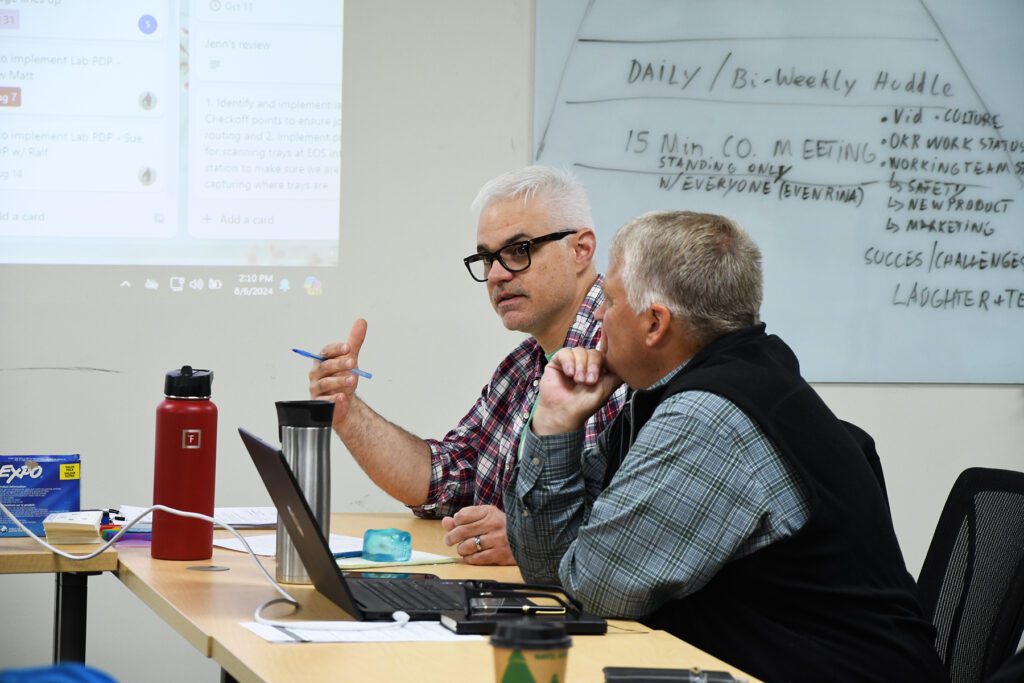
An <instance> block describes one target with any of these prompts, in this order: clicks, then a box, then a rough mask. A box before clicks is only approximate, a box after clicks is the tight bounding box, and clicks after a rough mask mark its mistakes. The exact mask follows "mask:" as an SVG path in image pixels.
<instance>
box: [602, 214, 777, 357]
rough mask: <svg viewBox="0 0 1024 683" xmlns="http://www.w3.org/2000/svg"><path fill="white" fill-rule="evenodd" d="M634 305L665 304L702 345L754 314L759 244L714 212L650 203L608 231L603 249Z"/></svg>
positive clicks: (638, 309) (748, 322)
mask: <svg viewBox="0 0 1024 683" xmlns="http://www.w3.org/2000/svg"><path fill="white" fill-rule="evenodd" d="M609 259H610V261H611V263H612V264H613V265H617V266H619V268H620V269H621V270H620V274H621V277H622V281H623V283H624V286H625V289H626V300H627V302H628V303H629V306H630V308H632V309H633V310H634V311H636V312H638V313H639V312H641V311H644V310H646V309H647V308H648V307H650V306H651V305H653V304H656V303H658V304H661V305H663V306H665V307H666V308H667V309H668V310H669V311H670V312H671V313H672V315H673V316H676V317H679V318H681V319H682V320H683V322H684V324H686V325H687V326H688V327H689V330H690V332H691V333H692V334H693V335H694V336H695V337H696V340H697V342H698V343H699V344H700V345H701V346H703V345H704V344H707V343H708V342H710V341H712V340H714V339H715V338H717V337H720V336H721V335H723V334H725V333H727V332H732V331H734V330H738V329H740V328H743V327H749V326H750V325H756V324H757V323H758V322H760V311H761V297H762V282H761V251H760V250H759V249H758V248H757V245H756V244H754V242H753V240H751V239H750V236H749V235H747V233H746V232H744V230H743V229H742V228H741V227H740V226H739V225H737V224H736V223H735V222H734V221H732V220H730V219H728V218H726V217H724V216H717V215H715V214H708V213H693V212H690V211H652V212H650V213H645V214H644V215H642V216H640V217H638V218H634V219H633V220H631V221H630V222H628V223H626V224H625V225H624V226H622V228H620V229H619V231H618V232H617V233H616V234H615V237H614V238H613V240H612V245H611V249H610V251H609Z"/></svg>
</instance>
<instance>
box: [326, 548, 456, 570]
mask: <svg viewBox="0 0 1024 683" xmlns="http://www.w3.org/2000/svg"><path fill="white" fill-rule="evenodd" d="M457 559H458V558H455V557H451V556H449V555H435V554H434V553H425V552H423V551H422V550H413V551H412V556H411V557H410V558H409V559H408V560H405V561H403V562H374V561H373V560H367V559H364V558H362V557H341V558H338V559H337V560H336V561H337V563H338V566H339V567H341V568H342V569H376V568H378V567H409V566H413V565H418V564H451V563H452V562H455V561H456V560H457Z"/></svg>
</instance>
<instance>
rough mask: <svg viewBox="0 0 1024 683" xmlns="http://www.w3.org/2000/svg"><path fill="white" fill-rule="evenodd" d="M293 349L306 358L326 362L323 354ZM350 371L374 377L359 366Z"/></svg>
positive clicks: (361, 375) (370, 377)
mask: <svg viewBox="0 0 1024 683" xmlns="http://www.w3.org/2000/svg"><path fill="white" fill-rule="evenodd" d="M292 351H294V352H295V353H297V354H299V355H300V356H305V357H306V358H312V359H313V360H318V361H320V362H321V363H322V362H324V361H325V360H327V359H326V358H324V357H323V356H318V355H316V354H315V353H310V352H309V351H303V350H302V349H292ZM349 372H351V373H352V374H353V375H359V376H360V377H365V378H366V379H373V374H372V373H369V372H367V371H366V370H360V369H359V368H352V369H351V370H349Z"/></svg>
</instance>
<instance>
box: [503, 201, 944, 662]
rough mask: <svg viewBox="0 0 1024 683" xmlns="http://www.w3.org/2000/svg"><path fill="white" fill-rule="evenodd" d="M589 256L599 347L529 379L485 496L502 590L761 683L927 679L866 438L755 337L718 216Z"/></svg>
mask: <svg viewBox="0 0 1024 683" xmlns="http://www.w3.org/2000/svg"><path fill="white" fill-rule="evenodd" d="M609 259H610V265H611V268H610V270H609V273H608V276H607V280H606V282H605V297H606V299H605V304H604V306H602V308H601V309H599V311H598V319H600V320H602V322H603V325H604V328H603V329H604V336H603V338H602V342H601V347H600V348H599V349H597V350H588V349H582V348H577V349H562V350H561V351H559V352H558V353H557V354H556V355H555V356H554V358H552V360H551V362H550V363H549V364H548V366H547V368H546V369H545V371H544V375H543V377H542V379H541V385H540V395H539V398H538V401H537V407H536V412H535V414H534V417H533V421H532V424H531V428H530V429H529V430H527V436H526V442H525V445H524V450H523V453H522V456H521V457H520V459H519V463H518V465H517V466H516V471H515V473H514V475H513V479H512V483H511V485H510V486H509V488H508V489H507V490H506V493H505V510H506V513H507V524H508V535H509V541H510V544H511V547H512V551H513V553H514V555H515V558H516V560H517V562H518V564H519V567H520V569H521V571H522V574H523V577H524V578H525V579H526V580H527V581H542V582H557V583H560V584H562V585H563V586H564V587H565V588H566V589H567V590H568V591H569V592H571V593H573V594H575V595H576V596H577V597H578V598H580V600H581V601H582V602H583V604H584V605H585V606H586V607H587V608H588V609H589V610H590V611H593V612H597V613H599V614H602V615H605V616H609V617H624V618H632V619H639V620H641V621H643V622H644V623H646V624H647V625H649V626H651V627H652V628H661V629H665V630H667V631H669V632H671V633H673V634H675V635H677V636H679V637H680V638H682V639H684V640H686V641H688V642H690V643H692V644H694V645H696V646H697V647H700V648H701V649H703V650H706V651H707V652H709V653H711V654H713V655H715V656H717V657H719V658H721V659H723V660H725V661H727V662H729V663H730V664H732V665H734V666H737V667H739V668H741V669H743V670H745V671H747V672H749V673H750V674H752V675H754V676H757V677H759V678H762V679H764V680H765V681H772V682H774V681H815V682H820V681H843V682H847V681H940V680H946V679H947V677H946V674H945V671H944V669H943V667H942V664H941V662H940V660H939V658H938V656H937V654H936V653H935V650H934V648H933V646H932V638H933V636H934V630H933V629H932V626H931V624H929V623H928V622H926V621H925V620H924V618H923V617H922V614H921V610H920V608H919V606H918V604H917V602H916V599H915V597H914V584H913V580H912V579H911V577H910V575H909V574H908V573H907V570H906V567H905V564H904V562H903V557H902V554H901V552H900V548H899V544H898V542H897V540H896V536H895V533H894V531H893V527H892V520H891V518H890V516H889V509H888V505H887V502H886V498H885V493H884V489H883V487H882V485H881V480H880V477H879V476H878V474H877V473H876V470H875V469H874V467H873V466H874V465H875V463H876V462H877V456H876V455H875V453H874V446H873V443H872V441H871V439H870V437H868V436H867V434H865V433H864V432H863V431H861V430H859V429H857V428H856V427H853V426H852V425H848V424H846V423H843V422H841V421H840V420H839V419H837V418H836V416H835V415H833V414H832V413H831V411H829V409H828V407H827V406H826V405H825V404H824V402H822V400H821V399H820V398H819V397H818V395H817V394H816V393H815V392H814V390H813V389H812V388H811V387H810V386H809V385H808V384H807V383H806V382H805V381H804V379H803V378H802V377H801V376H800V370H799V365H798V363H797V359H796V357H795V356H794V355H793V352H792V351H791V350H790V349H789V347H788V346H786V344H785V343H783V342H782V340H781V339H779V338H778V337H776V336H774V335H767V334H766V333H765V326H764V325H763V324H762V323H761V322H760V320H759V312H760V306H761V293H762V279H761V255H760V252H759V251H758V248H757V246H756V245H755V244H754V243H753V242H752V241H751V240H750V238H749V237H748V236H747V235H746V233H744V232H743V231H742V230H741V229H740V228H739V227H738V226H737V225H735V224H734V223H733V222H732V221H730V220H729V219H727V218H723V217H721V216H715V215H709V214H695V213H689V212H655V213H649V214H645V215H643V216H641V217H639V218H637V219H635V220H633V221H631V222H630V223H627V224H626V225H625V226H623V227H622V229H620V230H619V232H618V234H616V236H615V240H614V242H613V244H612V246H611V250H610V255H609ZM622 382H625V383H626V384H628V385H629V387H630V388H632V389H633V390H635V391H634V393H633V394H632V396H631V397H630V399H629V401H628V402H627V404H626V406H625V407H624V408H623V410H622V412H621V413H620V414H619V416H618V418H617V419H616V420H615V421H614V422H613V423H612V424H611V426H610V427H609V428H608V429H606V430H605V431H604V432H603V433H602V435H601V437H600V438H599V439H598V442H597V445H596V446H595V447H593V448H592V449H590V450H587V451H586V452H584V450H583V432H582V429H581V427H582V425H583V424H584V422H585V421H586V419H587V418H588V417H589V416H590V415H591V414H592V413H593V412H594V411H595V410H597V409H598V408H599V407H600V406H601V405H602V404H603V403H604V401H605V400H606V399H607V397H608V396H609V395H610V394H611V392H612V391H614V389H615V388H616V387H617V386H619V385H620V384H621V383H622Z"/></svg>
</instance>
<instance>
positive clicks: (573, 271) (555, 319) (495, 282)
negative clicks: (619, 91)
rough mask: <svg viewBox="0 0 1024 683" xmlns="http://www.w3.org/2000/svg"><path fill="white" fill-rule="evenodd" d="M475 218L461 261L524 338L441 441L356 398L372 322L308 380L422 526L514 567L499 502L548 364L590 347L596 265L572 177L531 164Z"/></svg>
mask: <svg viewBox="0 0 1024 683" xmlns="http://www.w3.org/2000/svg"><path fill="white" fill-rule="evenodd" d="M473 208H474V209H476V210H477V211H479V220H478V224H477V248H476V253H474V254H471V255H470V256H467V257H466V258H465V259H463V262H464V263H465V266H466V269H467V270H468V271H469V274H470V275H471V276H472V278H473V279H474V280H475V281H477V282H480V283H485V284H486V287H487V294H488V297H489V298H490V300H491V305H492V306H493V307H494V310H495V311H496V312H497V314H498V316H499V317H500V318H501V321H502V323H503V324H504V326H505V327H506V328H507V329H509V330H515V331H518V332H526V333H528V334H530V335H531V336H530V338H528V339H527V340H525V341H524V342H522V343H521V344H519V345H518V346H517V347H516V348H515V349H513V351H512V352H511V353H510V354H509V355H508V356H507V357H506V358H505V359H504V360H503V361H502V362H501V364H499V365H498V368H497V369H496V370H495V372H494V375H493V376H492V377H491V379H490V381H489V382H488V384H487V385H486V386H484V388H483V391H482V392H481V394H480V398H478V399H477V401H476V403H475V404H474V405H473V407H472V408H471V409H470V410H469V412H468V413H467V414H466V416H465V417H464V418H462V420H461V421H460V422H459V424H458V425H457V426H456V427H455V428H454V429H452V430H451V431H450V432H448V434H446V435H445V436H444V437H443V438H442V439H420V438H419V437H417V436H415V435H413V434H411V433H409V432H407V431H405V430H404V429H402V428H401V427H399V426H397V425H394V424H392V423H390V422H388V421H387V420H385V419H384V418H383V417H381V416H380V415H379V414H378V413H376V412H375V411H374V410H373V409H371V408H370V407H369V406H368V405H366V403H364V402H363V401H362V400H361V399H360V398H359V397H358V396H357V395H356V388H357V385H358V382H359V377H358V376H357V375H355V374H353V373H352V372H351V370H352V369H353V368H356V367H358V360H359V351H360V348H361V347H362V345H363V341H364V340H365V338H366V329H367V327H366V321H365V320H357V321H356V322H355V324H354V325H353V326H352V331H351V332H350V334H349V338H348V341H346V342H342V343H336V344H329V345H328V346H326V347H325V348H324V349H323V350H322V351H321V353H320V355H322V356H324V357H326V358H327V360H325V361H323V362H321V363H318V364H317V365H316V366H314V368H313V370H312V371H310V373H309V380H310V387H309V393H310V397H311V398H314V399H328V400H333V401H334V403H335V408H334V430H335V432H336V433H337V434H338V436H339V437H340V438H341V440H342V441H343V442H344V443H345V446H346V447H347V448H348V450H349V451H350V452H351V453H352V455H353V456H354V457H355V458H356V461H357V462H358V463H359V465H360V466H361V467H362V468H363V470H364V471H366V473H367V474H368V475H369V476H370V478H371V479H373V481H374V482H375V483H376V484H377V485H378V486H380V487H381V488H382V489H384V491H386V492H387V493H388V494H390V495H392V496H394V497H395V498H397V499H398V500H400V501H402V502H403V503H405V504H406V505H409V506H410V507H411V508H412V510H413V512H414V513H415V514H417V515H419V516H421V517H433V518H437V517H440V518H442V520H441V523H442V525H443V526H444V528H445V529H446V531H447V532H448V533H447V534H446V535H445V543H447V544H448V545H450V546H455V547H456V549H457V550H458V553H459V554H460V555H461V556H463V558H464V559H465V561H466V562H468V563H470V564H515V558H513V556H512V553H511V551H510V549H509V546H508V537H507V534H506V532H505V513H504V512H503V510H502V505H503V502H502V494H503V492H504V490H505V487H506V486H507V485H508V483H509V478H510V476H511V473H512V468H513V467H514V466H515V464H516V461H517V459H518V455H519V450H520V448H521V440H522V436H523V427H524V425H525V424H526V423H527V421H528V420H529V417H530V414H531V412H532V410H533V407H534V402H535V401H536V398H537V390H538V386H539V381H540V377H541V374H542V373H543V371H544V366H545V365H546V364H547V359H548V358H550V357H551V356H552V355H553V354H554V353H555V352H556V351H558V350H559V349H560V348H563V347H584V348H595V347H596V346H597V344H598V341H599V340H600V334H601V332H600V324H599V323H598V322H597V320H596V319H595V318H594V313H595V311H596V310H597V309H598V307H599V306H600V305H601V304H602V303H603V301H604V295H603V292H602V283H603V279H602V278H601V276H599V275H598V274H597V270H596V267H595V265H594V262H593V259H594V252H595V249H596V237H595V235H594V230H593V228H592V227H591V225H592V223H593V219H592V218H591V213H590V202H589V200H588V199H587V195H586V192H585V191H584V189H583V186H582V185H581V184H580V182H579V181H578V180H577V179H576V178H575V177H573V176H572V175H571V174H569V173H566V172H563V171H559V170H557V169H552V168H547V167H543V166H528V167H525V168H522V169H518V170H515V171H510V172H508V173H505V174H503V175H500V176H498V177H497V178H495V179H493V180H491V181H490V182H488V183H487V184H485V185H484V187H483V188H482V189H481V190H480V193H479V194H478V195H477V197H476V199H475V200H474V202H473ZM624 394H625V389H624V388H623V390H622V391H620V392H617V393H616V394H614V395H612V397H611V398H610V399H609V400H608V402H607V403H606V404H605V405H604V407H603V408H602V409H600V410H599V411H597V413H596V414H595V415H594V416H593V417H592V418H591V419H590V420H589V421H588V422H587V425H586V441H587V443H588V444H590V443H592V442H593V441H594V440H595V439H596V438H597V435H598V434H599V433H600V432H601V431H602V430H603V429H604V427H605V426H606V425H608V424H609V423H610V422H611V421H612V419H614V417H615V415H616V414H617V413H618V410H619V408H620V407H621V406H622V402H623V396H624Z"/></svg>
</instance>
